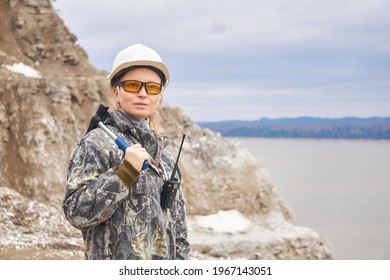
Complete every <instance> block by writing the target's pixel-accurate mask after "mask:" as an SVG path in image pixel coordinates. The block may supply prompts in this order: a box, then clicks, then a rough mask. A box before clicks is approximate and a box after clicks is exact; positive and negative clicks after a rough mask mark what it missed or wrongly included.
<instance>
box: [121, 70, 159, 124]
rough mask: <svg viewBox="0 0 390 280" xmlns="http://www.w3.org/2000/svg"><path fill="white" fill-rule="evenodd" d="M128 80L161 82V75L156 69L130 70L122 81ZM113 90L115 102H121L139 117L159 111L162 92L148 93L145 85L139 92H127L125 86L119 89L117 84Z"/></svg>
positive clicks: (123, 107) (127, 110) (142, 117)
mask: <svg viewBox="0 0 390 280" xmlns="http://www.w3.org/2000/svg"><path fill="white" fill-rule="evenodd" d="M127 80H136V81H140V82H145V83H146V82H154V83H158V84H161V79H160V77H159V76H158V75H157V74H156V73H155V72H154V71H152V70H150V69H146V68H136V69H133V70H130V71H129V72H127V73H126V74H125V75H123V76H122V78H121V79H120V82H122V81H127ZM113 90H114V98H115V102H116V103H118V102H119V104H120V108H121V109H123V110H124V111H125V112H126V113H128V114H129V115H131V116H133V117H135V118H137V119H145V118H147V117H150V116H151V115H153V114H154V113H155V112H156V111H157V107H158V105H159V103H160V99H161V93H160V94H157V95H152V94H148V93H146V90H145V87H144V86H142V88H141V90H140V91H139V92H138V93H131V92H127V91H125V90H124V89H123V87H119V89H118V87H116V86H115V87H114V88H113ZM118 90H119V91H118Z"/></svg>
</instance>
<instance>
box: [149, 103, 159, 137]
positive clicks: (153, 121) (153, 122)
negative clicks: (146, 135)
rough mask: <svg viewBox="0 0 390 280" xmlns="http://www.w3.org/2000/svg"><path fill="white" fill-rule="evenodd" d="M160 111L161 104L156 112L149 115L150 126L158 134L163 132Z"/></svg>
mask: <svg viewBox="0 0 390 280" xmlns="http://www.w3.org/2000/svg"><path fill="white" fill-rule="evenodd" d="M160 111H161V109H160V105H159V106H158V107H157V110H156V112H155V113H154V114H153V115H151V116H150V117H149V126H150V128H151V129H152V130H153V131H154V132H155V133H156V134H157V135H158V134H161V133H162V130H161V116H160Z"/></svg>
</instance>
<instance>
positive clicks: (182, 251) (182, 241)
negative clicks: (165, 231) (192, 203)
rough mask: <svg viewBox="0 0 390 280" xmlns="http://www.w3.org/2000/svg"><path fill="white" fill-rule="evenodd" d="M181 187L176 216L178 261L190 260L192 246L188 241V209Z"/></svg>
mask: <svg viewBox="0 0 390 280" xmlns="http://www.w3.org/2000/svg"><path fill="white" fill-rule="evenodd" d="M181 189H182V186H180V188H179V191H178V193H177V195H178V203H177V208H176V211H177V214H176V259H179V260H188V258H189V254H190V244H189V242H188V239H187V224H186V209H185V200H184V196H183V193H182V190H181Z"/></svg>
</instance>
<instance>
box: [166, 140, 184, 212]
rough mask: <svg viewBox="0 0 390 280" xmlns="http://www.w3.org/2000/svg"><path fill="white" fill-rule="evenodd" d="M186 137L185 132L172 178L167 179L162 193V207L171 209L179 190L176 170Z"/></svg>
mask: <svg viewBox="0 0 390 280" xmlns="http://www.w3.org/2000/svg"><path fill="white" fill-rule="evenodd" d="M185 137H186V135H185V134H183V138H182V139H181V144H180V149H179V154H178V155H177V159H176V163H175V166H174V167H173V170H172V175H171V179H170V180H169V181H165V182H164V185H163V190H162V194H161V208H163V209H169V208H171V207H172V204H173V201H174V200H175V197H176V193H177V190H178V189H179V186H180V182H179V180H178V179H177V178H176V171H177V167H178V164H179V158H180V154H181V149H182V148H183V143H184V138H185Z"/></svg>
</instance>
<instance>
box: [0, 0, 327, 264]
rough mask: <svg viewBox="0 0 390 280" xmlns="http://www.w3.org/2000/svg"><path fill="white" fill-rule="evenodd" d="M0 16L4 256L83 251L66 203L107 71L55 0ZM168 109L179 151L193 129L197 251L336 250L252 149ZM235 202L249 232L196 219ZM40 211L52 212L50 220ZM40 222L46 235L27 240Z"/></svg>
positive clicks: (187, 178)
mask: <svg viewBox="0 0 390 280" xmlns="http://www.w3.org/2000/svg"><path fill="white" fill-rule="evenodd" d="M0 17H1V21H2V25H1V26H0V64H1V66H0V158H1V162H0V187H2V188H1V189H0V203H1V204H0V223H1V228H0V233H1V236H2V238H1V239H0V259H2V258H23V257H22V256H25V257H24V258H61V257H60V256H61V254H58V255H51V256H48V255H45V254H44V252H43V253H42V252H41V253H39V254H38V253H37V252H35V255H34V254H27V255H26V254H24V255H23V254H14V255H13V257H12V256H10V255H8V252H10V250H11V251H13V250H12V249H15V248H18V249H19V250H28V251H29V252H34V248H35V249H37V248H46V249H47V248H49V249H50V248H52V249H56V250H58V248H59V249H61V248H63V249H64V250H68V251H69V250H73V251H74V252H75V254H63V256H66V257H64V258H79V257H80V256H81V254H80V252H81V248H82V245H81V244H82V242H81V237H80V233H79V232H78V231H76V230H75V229H73V228H71V227H70V226H69V225H68V224H67V223H66V221H65V220H64V219H63V214H62V211H61V202H62V198H63V193H64V189H65V178H66V168H67V162H68V159H69V155H70V152H71V150H72V149H73V147H74V145H75V144H76V142H77V141H78V140H79V139H80V138H81V137H82V136H83V135H84V133H85V130H86V128H87V126H88V123H89V120H90V118H91V116H92V115H93V113H94V112H95V110H96V109H97V107H98V105H99V103H100V102H103V103H104V104H106V105H112V99H111V96H110V95H109V93H108V90H107V85H106V80H105V77H106V74H107V73H104V72H102V71H99V70H96V69H95V68H94V67H93V66H92V65H90V63H89V62H88V57H87V54H86V53H85V52H84V50H83V49H81V48H80V46H78V45H77V38H76V36H75V35H73V34H71V33H70V32H69V30H68V29H67V28H66V27H65V25H64V24H63V21H62V20H61V19H60V18H59V17H58V15H57V14H56V13H55V12H54V11H53V9H52V7H51V3H50V1H49V0H19V1H16V0H0ZM162 115H163V121H162V124H163V128H164V129H165V132H166V134H167V135H168V136H169V137H170V138H171V145H170V149H171V152H172V154H176V153H177V151H178V146H179V144H180V139H181V135H182V134H183V133H186V134H187V136H188V137H187V139H186V142H185V145H184V150H183V153H182V159H181V167H182V170H183V172H184V182H183V189H184V193H185V197H186V202H187V213H188V216H189V231H190V232H189V234H190V238H191V240H190V241H191V243H192V245H193V257H196V256H200V258H212V257H223V258H234V257H243V258H250V259H253V258H281V259H292V258H302V259H328V258H332V251H331V248H330V245H329V243H328V242H327V241H326V239H325V238H324V237H323V236H321V235H319V234H318V233H316V232H314V231H313V230H311V229H306V228H305V229H304V228H300V227H296V226H295V225H294V222H293V214H292V212H291V210H289V208H288V207H287V206H286V204H285V203H284V202H283V200H282V199H281V198H280V196H279V195H278V193H277V190H276V188H275V187H274V186H273V184H272V183H271V182H270V181H269V179H268V177H267V173H266V170H265V169H264V168H263V167H262V166H261V165H260V163H258V162H257V161H256V160H255V159H254V157H253V156H252V155H251V154H250V153H249V152H248V151H247V150H246V149H244V148H242V147H240V146H239V145H238V144H237V143H233V142H231V141H229V140H227V139H224V138H221V137H220V136H219V135H218V134H215V133H212V132H211V131H209V130H207V129H202V128H200V127H198V126H197V125H195V124H194V123H193V122H192V121H191V120H190V119H189V117H188V116H186V114H185V113H184V112H183V111H182V110H181V109H179V108H170V107H169V106H168V105H164V106H163V114H162ZM11 202H13V203H11ZM23 205H24V206H23ZM29 205H30V206H29ZM26 207H27V208H26ZM45 207H46V208H45ZM37 209H40V210H39V211H46V213H48V214H47V215H44V214H42V213H40V214H39V215H38V213H37V211H38V210H37ZM45 209H46V210H45ZM231 209H236V210H237V211H239V212H240V213H242V214H243V215H245V217H247V218H248V219H249V220H250V221H251V224H250V226H248V227H247V228H246V229H245V231H244V232H238V233H234V234H232V233H231V232H224V231H222V232H214V231H213V230H212V229H210V228H207V227H206V228H205V227H202V225H201V224H199V223H197V218H196V217H199V216H204V215H211V214H214V213H217V212H218V211H221V210H225V211H228V210H231ZM22 214H23V215H22ZM34 215H35V216H34ZM37 215H38V216H37ZM31 217H40V218H39V219H40V221H41V222H40V223H43V224H45V222H42V220H44V219H46V220H47V222H46V227H43V226H37V224H36V221H34V219H31ZM39 219H38V220H39ZM53 219H55V221H56V223H54V222H53ZM50 221H52V222H51V223H50ZM59 224H61V226H59ZM26 228H30V229H31V230H26ZM37 231H38V232H39V231H42V234H43V235H44V236H45V239H46V241H45V243H42V242H43V241H42V242H41V243H40V242H39V240H38V241H37V242H27V241H26V240H29V238H31V239H33V240H35V239H37V238H36V236H39V233H37ZM45 234H46V235H45ZM64 234H65V237H64V238H63V239H64V240H63V242H62V241H59V240H58V237H59V236H60V237H61V236H64ZM15 236H18V237H17V238H16V237H15ZM70 237H72V238H70ZM34 238H35V239H34ZM50 238H53V240H52V242H48V241H47V239H50ZM73 238H76V240H79V242H78V243H77V242H76V243H77V244H75V241H74V239H73ZM38 239H39V238H38ZM67 239H69V240H72V242H67V241H66V240H67ZM10 240H11V241H12V240H14V241H13V242H9V241H10ZM59 244H60V245H59ZM66 244H68V245H66ZM26 256H27V257H26Z"/></svg>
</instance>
